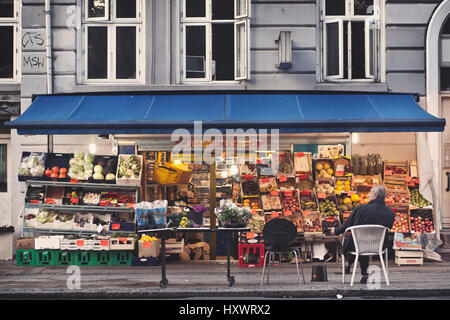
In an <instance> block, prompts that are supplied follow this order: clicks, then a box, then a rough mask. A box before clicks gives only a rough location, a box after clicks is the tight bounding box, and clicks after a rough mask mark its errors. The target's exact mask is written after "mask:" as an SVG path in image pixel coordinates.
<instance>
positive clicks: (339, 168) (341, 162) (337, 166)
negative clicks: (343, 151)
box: [333, 157, 352, 177]
mask: <svg viewBox="0 0 450 320" xmlns="http://www.w3.org/2000/svg"><path fill="white" fill-rule="evenodd" d="M333 165H334V174H335V176H336V177H343V176H346V175H350V174H351V173H352V167H351V162H350V159H349V158H346V157H340V158H337V159H334V161H333Z"/></svg>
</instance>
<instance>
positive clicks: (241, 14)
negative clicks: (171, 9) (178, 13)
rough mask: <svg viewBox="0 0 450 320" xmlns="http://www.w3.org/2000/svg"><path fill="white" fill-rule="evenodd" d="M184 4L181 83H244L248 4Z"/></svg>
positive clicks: (189, 0) (195, 0) (216, 0)
mask: <svg viewBox="0 0 450 320" xmlns="http://www.w3.org/2000/svg"><path fill="white" fill-rule="evenodd" d="M183 4H184V5H183V18H182V26H183V28H182V32H183V37H182V39H183V56H182V60H183V70H182V74H183V80H184V81H230V80H244V79H247V78H248V75H249V70H248V68H249V64H248V57H249V16H250V12H249V9H250V4H249V0H184V1H183Z"/></svg>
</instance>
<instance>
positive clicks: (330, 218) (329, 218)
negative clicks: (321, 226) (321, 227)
mask: <svg viewBox="0 0 450 320" xmlns="http://www.w3.org/2000/svg"><path fill="white" fill-rule="evenodd" d="M325 220H326V221H327V222H334V218H333V217H328V218H326V219H325Z"/></svg>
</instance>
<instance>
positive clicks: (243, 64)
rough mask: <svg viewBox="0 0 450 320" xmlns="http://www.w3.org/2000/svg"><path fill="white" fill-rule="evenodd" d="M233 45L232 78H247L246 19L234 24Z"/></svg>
mask: <svg viewBox="0 0 450 320" xmlns="http://www.w3.org/2000/svg"><path fill="white" fill-rule="evenodd" d="M234 36H235V41H234V46H235V54H234V58H235V62H234V68H235V72H234V78H235V79H236V80H244V79H247V78H248V73H249V66H248V51H249V48H248V24H247V21H246V20H244V21H239V22H236V23H235V24H234Z"/></svg>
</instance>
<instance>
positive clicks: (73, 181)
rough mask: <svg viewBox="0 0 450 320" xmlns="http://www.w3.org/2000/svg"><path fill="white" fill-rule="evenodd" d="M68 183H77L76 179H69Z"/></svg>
mask: <svg viewBox="0 0 450 320" xmlns="http://www.w3.org/2000/svg"><path fill="white" fill-rule="evenodd" d="M70 183H78V180H75V179H70Z"/></svg>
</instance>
